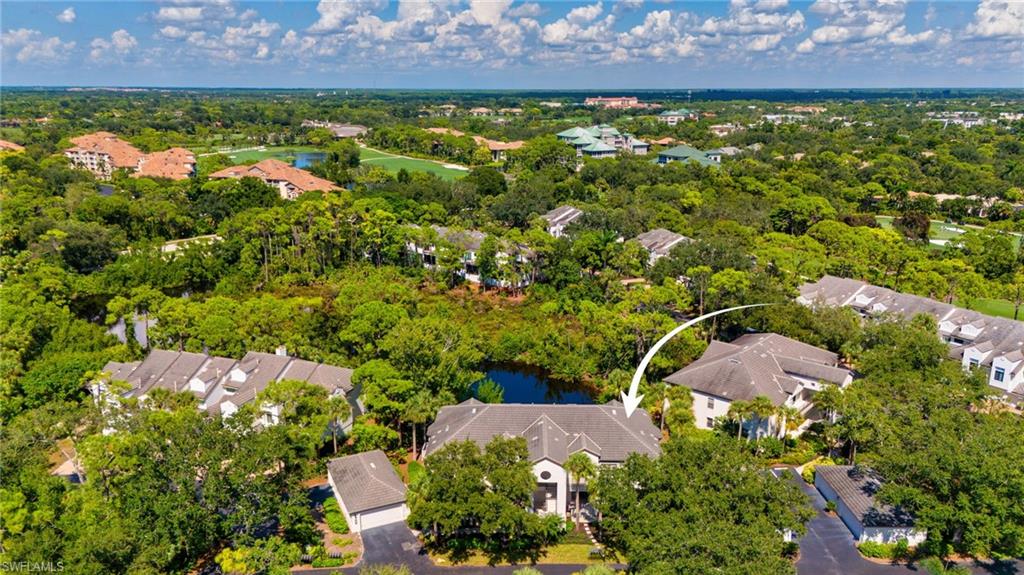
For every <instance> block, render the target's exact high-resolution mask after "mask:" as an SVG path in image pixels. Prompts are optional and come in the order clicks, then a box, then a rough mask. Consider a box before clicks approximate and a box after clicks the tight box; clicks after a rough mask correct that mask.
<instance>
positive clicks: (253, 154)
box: [225, 146, 321, 164]
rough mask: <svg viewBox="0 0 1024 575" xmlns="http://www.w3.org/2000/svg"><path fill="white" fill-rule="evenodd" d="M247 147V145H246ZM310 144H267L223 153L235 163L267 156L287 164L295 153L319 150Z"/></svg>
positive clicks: (247, 162) (253, 161) (253, 160)
mask: <svg viewBox="0 0 1024 575" xmlns="http://www.w3.org/2000/svg"><path fill="white" fill-rule="evenodd" d="M246 147H248V146H246ZM319 151H321V150H318V149H316V148H314V147H312V146H268V147H267V148H265V149H263V150H247V151H244V152H227V153H226V154H225V155H226V156H227V157H229V158H231V161H232V162H234V163H236V164H252V163H255V162H259V161H261V160H266V159H267V158H274V159H277V160H281V161H282V162H288V163H289V164H290V163H292V161H293V160H295V154H300V153H303V152H319Z"/></svg>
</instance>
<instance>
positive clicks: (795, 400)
mask: <svg viewBox="0 0 1024 575" xmlns="http://www.w3.org/2000/svg"><path fill="white" fill-rule="evenodd" d="M851 381H853V373H852V372H851V371H850V370H848V369H845V368H843V367H841V366H840V365H839V357H838V356H837V355H836V354H834V353H832V352H830V351H827V350H824V349H820V348H817V347H814V346H812V345H808V344H805V343H802V342H799V341H796V340H794V339H790V338H788V337H785V336H781V335H778V334H774V333H757V334H746V335H743V336H740V337H739V338H737V339H735V340H733V341H732V342H731V343H725V342H721V341H717V340H714V341H712V342H711V344H710V345H708V348H707V349H706V350H704V354H703V355H702V356H701V357H700V358H699V359H697V360H696V361H694V362H693V363H691V364H690V365H688V366H686V367H684V368H683V369H680V370H679V371H677V372H675V373H673V374H672V375H670V376H668V377H666V378H665V382H666V383H670V384H672V385H683V386H686V387H688V388H689V389H690V391H691V392H692V393H693V413H694V417H695V420H696V425H697V427H698V428H702V429H711V428H714V426H715V423H716V420H718V419H719V418H721V417H724V416H726V415H727V414H728V412H729V406H730V405H731V404H732V403H733V402H734V401H740V400H742V401H750V400H752V399H754V398H757V397H762V396H763V397H767V398H768V399H769V400H771V402H772V403H773V404H775V405H776V406H779V407H782V406H788V407H793V408H796V409H797V410H798V411H799V412H800V414H801V415H802V416H803V417H804V418H805V423H804V426H806V425H809V424H810V423H812V422H813V421H814V420H816V419H819V418H820V415H819V414H818V412H817V411H816V410H814V405H813V403H812V399H813V397H814V394H815V393H817V392H818V391H820V390H821V389H823V386H824V385H830V384H831V385H838V386H840V387H845V386H846V385H849V383H850V382H851ZM777 425H781V422H778V421H776V418H775V417H774V416H773V417H772V418H768V419H765V420H763V421H756V422H754V421H751V422H748V425H747V430H748V432H750V433H751V434H752V435H754V434H756V435H758V436H761V435H767V434H771V433H772V427H773V426H777ZM776 430H777V427H776Z"/></svg>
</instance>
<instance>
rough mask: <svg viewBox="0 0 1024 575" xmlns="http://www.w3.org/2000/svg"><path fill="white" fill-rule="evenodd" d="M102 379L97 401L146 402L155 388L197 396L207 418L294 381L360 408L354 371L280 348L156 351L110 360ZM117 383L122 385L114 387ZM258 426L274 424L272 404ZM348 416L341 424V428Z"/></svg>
mask: <svg viewBox="0 0 1024 575" xmlns="http://www.w3.org/2000/svg"><path fill="white" fill-rule="evenodd" d="M103 373H104V374H106V375H105V376H104V377H102V378H100V379H98V380H96V381H95V382H93V384H92V389H91V391H92V393H93V395H94V396H95V397H96V398H97V399H98V400H103V399H106V400H111V399H112V398H111V397H110V396H109V394H111V393H117V394H119V395H120V396H121V397H124V398H135V399H138V400H139V401H142V402H145V401H146V400H147V398H148V397H149V395H150V394H151V392H152V391H153V390H155V389H166V390H168V391H171V392H175V393H189V394H192V395H193V396H195V398H196V400H197V402H198V407H199V409H200V410H202V411H205V412H207V413H210V414H211V415H222V416H224V417H230V416H232V415H233V414H235V413H236V412H237V411H238V410H239V408H241V407H242V406H243V405H245V404H247V403H250V402H252V401H253V400H254V399H256V397H257V396H258V395H259V394H260V393H261V392H263V391H264V390H265V389H266V388H267V386H268V385H270V383H272V382H275V381H282V380H298V381H305V382H307V383H311V384H313V385H317V386H320V387H322V388H324V389H325V390H327V393H328V395H329V396H332V397H335V396H339V395H341V396H344V397H345V398H346V399H347V401H348V403H349V405H350V406H351V407H352V413H353V414H358V413H360V412H361V411H362V410H361V408H360V406H359V404H358V401H357V396H358V390H356V389H354V388H353V385H352V370H351V369H348V368H345V367H337V366H333V365H327V364H323V363H317V362H313V361H307V360H304V359H299V358H295V357H291V356H289V355H287V354H286V352H285V350H284V348H280V349H279V350H278V352H277V353H263V352H257V351H250V352H249V353H247V354H245V357H243V358H242V359H241V360H240V361H239V360H234V359H231V358H227V357H218V356H211V355H207V354H205V353H192V352H187V351H169V350H163V349H154V350H153V351H151V352H150V353H149V355H148V356H146V358H145V359H144V360H142V361H136V362H130V363H120V362H114V361H112V362H109V363H107V365H105V366H104V367H103ZM114 382H120V385H112V384H113V383H114ZM260 409H261V415H260V422H261V423H262V424H264V425H274V424H276V423H278V417H279V416H280V411H279V409H278V406H275V405H270V404H266V405H261V406H260ZM350 424H351V418H350V419H349V421H348V422H345V424H343V426H342V428H343V429H345V428H347V427H348V426H349V425H350Z"/></svg>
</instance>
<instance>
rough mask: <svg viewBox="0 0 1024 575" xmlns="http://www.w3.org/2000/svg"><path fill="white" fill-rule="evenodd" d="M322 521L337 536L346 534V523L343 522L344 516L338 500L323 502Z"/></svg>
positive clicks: (332, 499) (331, 499)
mask: <svg viewBox="0 0 1024 575" xmlns="http://www.w3.org/2000/svg"><path fill="white" fill-rule="evenodd" d="M324 521H326V522H327V526H328V527H330V528H331V531H333V532H335V533H337V534H338V535H344V534H345V533H348V523H347V522H346V521H345V516H344V515H343V514H342V513H341V507H340V506H339V505H338V500H336V499H335V498H333V497H331V498H330V499H328V500H327V501H324Z"/></svg>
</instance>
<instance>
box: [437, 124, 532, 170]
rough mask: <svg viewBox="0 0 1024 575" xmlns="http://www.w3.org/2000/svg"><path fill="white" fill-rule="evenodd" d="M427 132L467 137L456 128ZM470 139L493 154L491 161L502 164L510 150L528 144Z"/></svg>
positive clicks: (439, 144) (520, 141)
mask: <svg viewBox="0 0 1024 575" xmlns="http://www.w3.org/2000/svg"><path fill="white" fill-rule="evenodd" d="M425 130H426V131H427V132H430V133H432V134H446V135H449V136H455V137H456V138H461V137H462V136H465V135H466V133H465V132H461V131H459V130H456V129H455V128H439V127H434V128H426V129H425ZM470 137H471V138H473V141H474V142H476V145H478V146H481V147H484V148H487V150H488V151H489V152H490V153H491V160H492V161H494V162H500V161H502V160H504V159H505V157H506V155H507V154H506V152H508V151H509V150H518V149H519V148H522V147H523V146H524V145H525V144H526V142H524V141H522V140H515V141H512V142H502V141H499V140H489V139H487V138H485V137H483V136H470ZM434 145H435V147H440V146H441V145H442V143H441V142H435V143H434Z"/></svg>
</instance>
